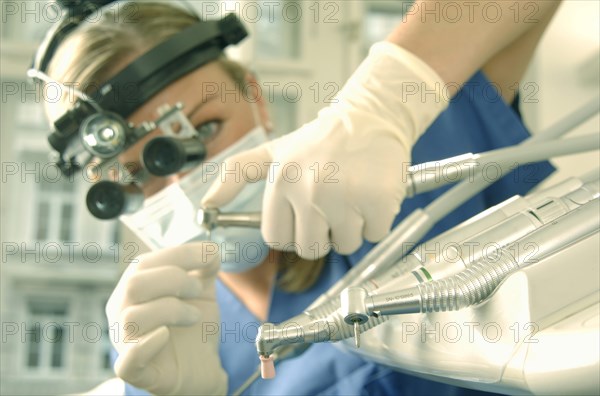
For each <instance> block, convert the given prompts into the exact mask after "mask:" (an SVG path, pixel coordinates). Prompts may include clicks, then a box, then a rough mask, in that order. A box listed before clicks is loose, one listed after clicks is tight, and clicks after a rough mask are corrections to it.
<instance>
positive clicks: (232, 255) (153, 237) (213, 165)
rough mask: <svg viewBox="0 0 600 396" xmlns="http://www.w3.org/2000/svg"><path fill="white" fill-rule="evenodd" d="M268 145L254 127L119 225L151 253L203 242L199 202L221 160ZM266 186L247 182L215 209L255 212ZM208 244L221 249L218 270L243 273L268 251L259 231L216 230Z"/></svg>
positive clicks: (261, 131) (263, 133)
mask: <svg viewBox="0 0 600 396" xmlns="http://www.w3.org/2000/svg"><path fill="white" fill-rule="evenodd" d="M266 141H268V138H267V134H266V131H265V129H264V128H263V127H262V126H257V127H255V128H254V129H252V130H251V131H250V132H248V133H247V134H246V135H245V136H243V137H242V138H241V139H239V140H238V141H237V142H235V143H234V144H233V145H231V146H229V147H228V148H226V149H225V150H223V151H222V152H220V153H219V154H218V155H216V156H215V157H213V158H211V159H210V160H208V161H206V162H204V163H202V164H201V165H200V166H198V167H197V168H196V169H194V170H193V171H192V172H190V173H189V174H187V175H186V176H185V177H183V178H182V179H181V180H180V181H179V182H178V183H175V184H172V185H170V186H168V187H166V188H164V189H163V190H161V191H160V192H158V193H157V194H155V195H153V196H152V197H150V198H148V199H146V200H145V201H144V207H143V208H142V209H140V210H139V211H137V212H135V213H133V214H131V215H123V216H121V217H120V220H121V221H122V222H123V223H124V224H125V225H126V226H127V227H129V228H130V229H131V230H132V231H133V232H134V233H135V234H136V235H137V236H138V237H139V238H140V239H141V240H142V241H143V242H144V243H146V244H147V245H148V246H149V247H150V248H151V249H152V250H158V249H162V248H166V247H170V246H177V245H181V244H183V243H185V242H191V241H199V240H208V239H209V238H208V232H207V231H206V230H205V229H204V228H203V227H201V226H200V225H199V224H198V223H197V222H196V214H197V212H198V209H199V208H200V207H199V205H200V201H201V200H202V198H203V197H204V195H205V194H206V192H207V191H208V189H209V187H210V186H211V185H212V182H213V181H214V180H216V178H217V177H218V175H219V171H220V168H221V167H222V165H223V161H224V160H225V159H226V158H228V157H230V156H231V155H233V154H237V153H239V152H242V151H245V150H248V149H251V148H254V147H257V146H258V145H260V144H262V143H264V142H266ZM264 189H265V181H264V180H262V181H260V182H256V183H248V184H247V185H246V186H245V187H244V189H243V190H242V192H241V193H240V194H238V195H237V196H236V197H235V198H234V199H233V201H231V202H230V203H229V204H227V205H225V206H224V207H222V208H219V209H220V210H222V211H223V212H259V211H260V210H261V209H262V199H263V193H264ZM210 239H211V240H212V241H214V242H216V243H217V244H219V247H220V249H221V270H222V271H226V272H243V271H247V270H249V269H251V268H253V267H256V266H257V265H259V264H260V263H262V261H263V260H264V259H265V258H266V257H267V255H268V253H269V248H268V246H267V245H266V244H265V242H264V241H263V238H262V236H261V233H260V229H254V228H245V227H225V228H223V227H219V228H216V229H215V230H213V231H212V232H211V235H210Z"/></svg>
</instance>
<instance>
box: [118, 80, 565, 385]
mask: <svg viewBox="0 0 600 396" xmlns="http://www.w3.org/2000/svg"><path fill="white" fill-rule="evenodd" d="M528 136H529V133H528V132H527V130H526V129H525V127H524V126H523V124H522V122H521V119H520V117H519V115H518V113H517V112H516V111H515V110H514V109H512V108H510V107H509V106H507V105H506V104H505V103H504V101H503V100H502V98H501V97H500V96H499V95H498V94H497V93H496V91H495V90H494V89H493V87H492V86H491V85H490V83H489V81H488V80H487V79H486V77H485V76H484V75H483V74H482V73H480V72H479V73H477V74H475V75H474V76H473V77H472V78H471V80H469V81H468V82H467V83H466V84H465V87H464V88H463V89H462V90H461V92H460V93H459V94H457V96H456V97H455V98H454V99H453V100H452V102H451V104H450V106H449V107H448V109H447V110H446V111H445V112H444V113H443V114H442V115H440V117H439V118H438V119H437V120H436V121H435V123H434V124H432V125H431V127H430V128H429V129H428V131H427V132H426V133H425V134H424V135H423V137H422V138H421V139H420V140H419V141H418V142H417V144H416V145H415V147H414V149H413V163H422V162H426V161H433V160H439V159H444V158H447V157H451V156H455V155H459V154H462V153H465V152H473V153H478V152H483V151H488V150H492V149H495V148H500V147H505V146H509V145H514V144H516V143H519V142H520V141H522V140H524V139H525V138H527V137H528ZM494 170H495V169H492V168H490V175H492V172H493V171H494ZM553 170H554V168H553V167H552V166H551V165H550V164H549V163H547V162H544V163H539V164H535V165H531V166H526V167H521V168H517V169H516V170H515V171H514V172H512V173H511V174H508V175H506V176H505V177H504V178H502V179H501V180H499V181H498V182H497V183H496V184H494V185H493V186H491V187H489V188H488V189H486V190H485V191H483V192H482V193H480V194H478V195H477V196H475V197H474V198H472V199H471V200H470V201H469V202H467V203H465V204H464V205H462V206H461V207H459V208H458V209H456V210H455V211H454V212H453V213H451V214H450V215H449V216H447V217H446V218H445V219H443V220H442V221H441V222H440V223H438V224H437V225H436V226H435V227H434V229H433V230H432V231H431V232H430V233H429V234H428V235H427V236H426V238H425V240H427V239H429V238H431V237H433V236H434V235H437V234H439V233H441V232H443V231H445V230H447V229H449V228H451V227H453V226H454V225H456V224H458V223H460V222H462V221H464V220H466V219H468V218H469V217H471V216H473V215H475V214H477V213H479V212H481V211H483V210H484V209H486V208H488V207H490V206H492V205H495V204H497V203H499V202H502V201H503V200H505V199H507V198H509V197H511V196H513V195H515V194H521V195H522V194H525V193H526V192H527V191H529V190H530V189H531V188H532V187H534V186H535V185H536V184H537V183H539V182H540V181H541V180H543V179H544V178H545V177H546V176H548V175H549V174H550V173H552V171H553ZM448 188H451V187H446V188H442V189H438V190H435V191H432V192H429V193H425V194H421V195H419V196H416V197H413V198H411V199H407V200H405V201H404V203H403V204H402V210H401V212H400V214H399V215H398V217H397V219H396V221H395V223H396V224H397V223H398V222H400V221H401V220H402V219H403V218H404V217H406V215H407V214H408V213H410V212H411V211H412V210H414V209H415V208H420V207H424V206H426V205H427V204H429V203H430V202H431V201H433V200H434V199H435V198H436V197H438V196H439V195H441V194H442V193H443V192H444V191H446V190H447V189H448ZM371 247H372V245H371V244H369V243H365V244H364V245H363V246H362V247H361V249H360V250H359V251H357V252H356V253H354V254H352V255H351V256H346V257H344V256H340V255H338V254H335V253H332V254H330V255H329V257H328V261H327V264H326V265H325V267H324V269H323V273H322V274H321V276H320V278H319V280H318V281H317V283H316V284H315V285H314V286H313V287H311V288H310V289H309V290H308V291H306V292H304V293H300V294H298V293H295V294H294V293H286V292H285V291H283V290H281V289H279V288H277V287H275V288H274V290H273V292H272V293H273V295H272V304H271V307H270V311H269V315H268V322H272V323H279V322H282V321H284V320H287V319H289V318H290V317H292V316H295V315H297V314H299V313H301V312H302V311H303V310H304V309H305V308H306V307H307V306H308V305H310V303H311V302H312V301H313V300H315V299H316V298H317V297H318V296H319V295H321V294H322V293H323V292H325V291H326V290H327V289H328V288H329V287H330V286H331V285H332V284H333V283H334V282H335V281H337V280H338V279H339V278H341V277H342V276H343V275H344V274H345V273H346V272H347V271H348V269H349V268H351V267H352V266H353V265H355V264H356V263H357V262H358V261H359V260H360V258H361V257H363V256H364V255H365V254H366V252H368V250H369V249H370V248H371ZM217 300H218V303H219V306H220V307H221V321H222V324H221V345H220V356H221V362H222V364H223V367H224V368H225V371H226V372H227V373H228V374H229V391H230V392H233V391H235V390H236V389H237V388H238V387H239V386H240V385H241V384H242V383H243V382H244V381H245V380H246V379H247V378H248V377H249V376H250V375H251V374H252V373H253V372H254V370H255V369H256V367H257V364H258V358H257V355H256V349H255V346H254V339H255V336H256V333H257V330H258V327H259V325H260V321H259V320H258V319H257V318H256V317H254V315H253V314H251V313H250V312H249V311H248V310H247V309H246V307H245V306H244V305H243V304H242V303H241V302H240V301H239V300H238V299H237V298H236V297H235V296H234V295H233V294H232V293H231V292H230V291H229V289H227V287H225V286H224V285H223V284H222V283H221V282H218V283H217ZM128 392H130V393H128V394H143V393H138V392H134V389H132V388H129V389H128ZM244 394H246V395H313V394H327V395H363V394H370V395H371V394H372V395H433V394H436V395H478V394H487V393H485V392H479V391H473V390H469V389H464V388H458V387H453V386H449V385H444V384H440V383H436V382H433V381H427V380H423V379H419V378H416V377H412V376H409V375H406V374H402V373H398V372H395V371H393V370H391V369H389V368H386V367H383V366H380V365H377V364H374V363H371V362H368V361H365V360H363V359H362V358H360V357H358V356H356V355H353V354H351V353H349V352H345V351H342V350H340V349H338V348H336V347H334V346H333V345H332V344H326V343H323V344H315V345H313V346H312V347H310V348H309V349H308V350H307V351H306V352H305V353H304V354H303V355H301V356H299V357H297V358H294V359H289V360H284V361H282V362H280V363H279V364H278V365H277V376H276V378H275V379H273V380H262V379H258V380H256V381H255V382H254V383H253V384H252V385H251V386H250V387H249V388H248V389H247V390H246V391H245V392H244Z"/></svg>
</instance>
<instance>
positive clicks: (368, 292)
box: [256, 181, 599, 357]
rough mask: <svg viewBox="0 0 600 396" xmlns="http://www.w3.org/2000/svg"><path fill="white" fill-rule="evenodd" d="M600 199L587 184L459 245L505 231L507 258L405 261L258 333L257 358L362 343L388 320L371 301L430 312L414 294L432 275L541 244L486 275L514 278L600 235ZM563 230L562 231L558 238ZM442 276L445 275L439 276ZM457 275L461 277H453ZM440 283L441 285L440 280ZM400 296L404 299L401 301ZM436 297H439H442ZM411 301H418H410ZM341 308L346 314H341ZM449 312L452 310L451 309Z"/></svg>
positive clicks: (595, 189) (415, 255)
mask: <svg viewBox="0 0 600 396" xmlns="http://www.w3.org/2000/svg"><path fill="white" fill-rule="evenodd" d="M598 196H599V194H598V182H597V181H596V182H591V183H586V184H585V185H583V186H582V187H581V188H579V189H576V190H574V191H572V192H570V193H568V194H566V195H565V196H564V197H562V198H561V199H551V200H548V202H546V203H542V205H541V206H540V207H539V208H537V210H527V211H524V212H517V213H515V214H514V215H512V216H510V217H508V218H507V219H506V220H505V221H504V222H501V223H499V224H497V225H496V226H495V227H492V228H490V229H489V230H487V231H485V232H482V233H477V234H475V235H472V236H471V237H469V238H466V239H465V240H463V241H462V243H461V242H459V244H462V245H467V244H472V245H475V246H479V247H481V246H482V244H483V246H485V243H489V242H495V239H496V237H497V236H498V235H500V234H501V233H502V232H503V231H504V233H505V234H507V235H508V236H505V237H504V238H503V239H504V244H503V245H501V244H498V245H496V246H495V247H496V248H497V251H498V252H503V253H502V254H501V253H492V254H491V255H490V254H489V253H488V254H483V253H484V252H483V250H480V251H479V252H475V253H472V254H469V255H466V256H463V257H461V258H460V260H456V262H444V261H443V260H442V261H440V262H437V263H435V262H434V263H431V264H429V265H428V264H427V261H426V260H423V258H422V257H420V256H419V254H418V253H416V252H415V253H412V254H410V255H408V256H406V258H404V259H402V260H400V261H398V262H397V263H396V265H395V266H394V267H393V268H392V269H391V270H390V271H388V272H387V273H385V274H382V275H380V276H378V277H375V278H373V279H372V280H369V281H368V282H365V283H363V284H361V285H360V288H347V289H344V291H343V293H342V296H343V298H342V299H340V298H339V297H338V298H335V299H333V300H332V301H330V302H329V303H328V304H324V305H321V306H319V307H317V308H315V309H312V310H307V311H305V312H304V313H303V314H301V315H298V316H296V317H294V318H291V319H289V320H288V321H285V322H282V323H280V324H278V325H273V324H265V325H264V326H263V327H262V328H261V329H260V330H259V335H258V337H257V341H256V345H257V352H258V353H259V354H260V355H261V356H263V357H268V356H269V355H270V353H271V352H272V351H275V350H277V348H278V347H280V346H282V345H289V344H294V343H314V342H328V341H339V340H342V339H345V338H351V337H355V340H357V339H358V335H357V334H356V332H355V330H356V329H358V330H359V331H360V332H364V331H366V330H369V329H370V328H373V327H375V326H377V325H379V324H381V323H383V322H384V321H385V320H386V319H387V318H386V317H385V316H383V315H385V313H383V312H381V311H377V309H378V308H380V306H379V305H376V304H375V305H373V304H371V303H370V302H369V301H370V300H368V299H369V298H370V299H372V300H373V301H376V302H377V303H378V304H382V302H381V301H382V300H383V302H386V301H387V303H388V305H389V306H393V303H394V302H398V304H399V305H400V306H402V307H399V308H398V310H402V309H405V310H407V312H409V311H408V310H409V309H413V310H414V309H417V308H419V309H420V307H421V306H420V305H418V304H417V302H418V301H424V305H423V307H429V306H431V304H430V303H431V301H432V300H431V299H432V298H433V297H432V296H431V295H425V297H424V299H423V300H418V298H420V296H421V294H420V292H419V294H417V293H416V292H415V291H414V290H413V289H411V288H418V287H419V286H421V285H426V284H431V282H434V280H433V279H432V275H431V274H433V276H435V278H437V279H445V278H444V276H446V274H450V275H449V276H450V277H452V276H458V277H461V276H464V274H462V273H463V272H464V273H467V272H469V271H473V269H472V268H479V267H481V266H485V263H486V262H491V261H492V260H491V259H490V257H491V256H493V257H496V256H497V254H500V255H501V258H505V257H514V256H515V255H514V254H512V253H511V251H513V250H514V249H515V247H516V246H525V245H526V244H528V243H529V244H531V243H536V244H537V245H536V246H538V247H539V249H538V250H537V251H536V252H533V253H532V252H525V253H528V254H529V256H525V257H527V258H528V259H530V261H528V262H527V263H525V262H524V261H523V262H521V261H522V260H521V259H519V257H521V256H520V255H522V253H523V252H521V253H519V254H516V256H517V257H515V258H514V260H513V261H511V263H513V264H514V263H515V262H516V263H518V264H519V265H517V266H515V265H512V266H510V267H506V268H504V267H503V270H504V271H500V270H498V269H496V268H495V267H493V268H492V269H491V270H490V271H492V272H485V273H484V275H485V276H489V277H490V278H489V279H495V280H496V281H500V280H501V279H504V277H506V276H507V275H508V274H509V273H510V271H509V270H517V269H519V268H521V267H522V266H523V265H525V264H528V263H529V262H533V260H540V259H542V258H543V257H545V256H546V255H548V254H551V253H552V252H554V251H556V250H559V249H562V248H563V247H564V246H566V245H568V244H569V243H571V242H573V241H576V240H577V239H578V238H580V237H581V236H582V235H587V234H589V233H590V232H594V231H597V228H598V206H597V205H598ZM515 202H518V200H512V203H513V205H510V204H509V205H506V204H504V205H503V204H500V205H498V206H500V208H498V207H496V208H491V209H495V211H494V212H495V213H499V212H501V211H502V209H503V207H508V208H510V207H511V206H512V210H517V208H518V207H520V206H521V205H522V204H523V203H522V202H520V203H519V204H514V203H515ZM482 219H486V217H483V218H482ZM541 219H543V220H541ZM475 224H477V222H472V223H470V224H466V225H464V224H463V225H459V226H457V227H456V228H455V229H452V230H450V231H448V232H447V233H444V234H442V235H441V236H440V238H439V239H438V241H443V240H444V239H448V236H449V235H450V234H452V233H453V232H454V233H457V234H458V235H460V234H461V232H462V231H464V230H463V229H461V227H471V229H473V228H474V225H475ZM561 227H562V230H563V231H562V232H557V230H560V229H561ZM417 252H418V249H417ZM509 253H511V254H512V256H507V254H509ZM486 260H487V261H486ZM498 260H500V259H498ZM515 260H516V261H515ZM519 260H521V261H519ZM482 263H483V264H482ZM432 264H435V265H432ZM473 266H475V267H473ZM427 267H428V268H429V269H428V271H427V273H428V274H429V278H430V279H429V282H424V281H423V279H422V278H424V277H422V278H421V277H420V276H419V275H418V274H416V272H417V271H422V269H423V268H427ZM484 268H487V267H484ZM438 272H439V273H440V274H439V275H438ZM456 273H458V274H462V275H452V274H456ZM436 282H442V281H441V280H438V281H436ZM483 284H484V285H487V286H486V287H487V289H483V290H479V289H477V290H476V291H474V293H475V292H476V293H478V294H476V295H478V296H479V297H481V299H483V298H484V297H483V296H489V294H490V293H491V291H493V288H495V287H496V286H497V283H495V284H493V287H491V286H489V284H485V283H483ZM405 288H406V289H407V290H410V292H407V293H397V292H391V290H404V289H405ZM439 288H440V287H438V289H439ZM423 290H427V289H423ZM387 292H390V293H387ZM440 293H441V292H440ZM379 295H381V296H385V297H381V299H379V297H376V296H379ZM408 295H410V296H408ZM398 296H403V297H402V298H401V299H400V300H398V298H399V297H398ZM436 296H438V297H439V295H436ZM449 296H450V297H451V296H455V294H453V295H448V296H446V297H447V298H450V297H449ZM385 298H390V300H385ZM411 298H412V299H413V300H411ZM361 299H362V300H363V301H367V303H365V307H366V306H368V307H371V308H372V310H371V311H369V309H367V308H365V310H364V312H363V311H362V308H364V307H363V306H362V305H361V304H362V303H361V304H359V305H358V308H357V304H356V301H357V300H361ZM400 301H401V302H400ZM407 301H410V302H412V303H414V304H416V305H413V306H411V307H410V308H406V307H404V305H405V304H407V303H408V302H407ZM461 301H462V300H461ZM478 301H480V300H478ZM426 303H427V304H429V305H427V304H426ZM461 304H462V302H461ZM456 306H457V307H458V306H462V305H456ZM340 307H342V308H341V309H340ZM441 307H442V306H441V305H439V304H438V305H434V308H441ZM447 307H450V305H448V306H447ZM359 308H360V309H359ZM359 312H363V313H364V315H359V314H358V313H359ZM378 312H380V314H377V313H378ZM414 312H418V311H414ZM345 324H351V325H352V326H347V325H345Z"/></svg>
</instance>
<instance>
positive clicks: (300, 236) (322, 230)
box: [294, 206, 331, 260]
mask: <svg viewBox="0 0 600 396" xmlns="http://www.w3.org/2000/svg"><path fill="white" fill-rule="evenodd" d="M294 213H295V214H296V217H295V219H294V220H295V221H294V235H295V239H296V241H295V242H296V243H297V244H298V250H297V253H298V256H300V257H302V258H304V259H307V260H316V259H318V258H320V257H323V256H325V255H326V254H327V253H329V251H330V250H331V243H330V240H329V224H328V223H327V221H326V217H325V215H323V214H322V213H320V212H319V211H318V210H317V209H316V208H315V207H314V206H311V207H307V208H303V209H300V210H295V211H294Z"/></svg>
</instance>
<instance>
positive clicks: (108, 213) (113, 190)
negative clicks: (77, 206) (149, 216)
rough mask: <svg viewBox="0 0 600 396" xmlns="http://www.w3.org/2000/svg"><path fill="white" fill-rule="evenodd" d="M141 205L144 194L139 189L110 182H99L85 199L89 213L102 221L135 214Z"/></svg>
mask: <svg viewBox="0 0 600 396" xmlns="http://www.w3.org/2000/svg"><path fill="white" fill-rule="evenodd" d="M143 203H144V194H143V192H142V190H141V189H140V188H139V187H137V186H135V185H126V186H125V185H121V184H118V183H114V182H110V181H101V182H99V183H97V184H95V185H93V186H92V188H90V190H89V191H88V193H87V197H86V204H87V207H88V210H89V211H90V213H91V214H92V215H94V217H97V218H98V219H102V220H108V219H114V218H115V217H118V216H120V215H122V214H125V213H132V212H135V211H136V210H138V209H140V208H141V207H142V205H143Z"/></svg>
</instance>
